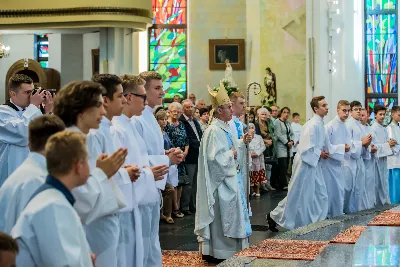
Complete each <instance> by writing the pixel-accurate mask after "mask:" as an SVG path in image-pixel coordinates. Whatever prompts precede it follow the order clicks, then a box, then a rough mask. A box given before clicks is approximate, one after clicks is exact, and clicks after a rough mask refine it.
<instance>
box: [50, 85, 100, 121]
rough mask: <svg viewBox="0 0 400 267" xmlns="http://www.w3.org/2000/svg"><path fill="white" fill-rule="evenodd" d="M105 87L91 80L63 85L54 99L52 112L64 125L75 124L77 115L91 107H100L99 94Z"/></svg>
mask: <svg viewBox="0 0 400 267" xmlns="http://www.w3.org/2000/svg"><path fill="white" fill-rule="evenodd" d="M104 93H105V89H104V88H103V86H101V85H100V84H98V83H95V82H91V81H79V82H71V83H69V84H67V85H65V86H64V87H63V88H62V89H61V90H60V91H59V92H58V94H57V97H56V100H55V101H54V108H53V109H54V114H56V115H57V116H58V117H60V119H62V120H63V121H64V123H65V126H66V127H70V126H73V125H76V122H77V119H78V115H79V114H80V113H82V112H84V111H85V110H87V109H89V108H93V107H100V106H101V105H102V102H100V101H99V96H102V95H103V94H104Z"/></svg>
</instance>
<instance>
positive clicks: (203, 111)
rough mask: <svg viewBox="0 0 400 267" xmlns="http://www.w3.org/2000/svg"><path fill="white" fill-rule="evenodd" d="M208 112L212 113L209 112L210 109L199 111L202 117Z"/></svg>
mask: <svg viewBox="0 0 400 267" xmlns="http://www.w3.org/2000/svg"><path fill="white" fill-rule="evenodd" d="M206 112H210V111H209V110H208V108H201V109H199V113H200V117H201V116H203V114H204V113H206Z"/></svg>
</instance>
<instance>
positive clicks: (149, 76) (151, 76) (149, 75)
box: [139, 71, 162, 89]
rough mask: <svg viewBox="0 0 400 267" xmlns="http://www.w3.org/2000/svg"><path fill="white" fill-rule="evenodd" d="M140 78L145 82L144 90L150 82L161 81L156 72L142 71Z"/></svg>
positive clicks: (159, 75)
mask: <svg viewBox="0 0 400 267" xmlns="http://www.w3.org/2000/svg"><path fill="white" fill-rule="evenodd" d="M139 76H140V78H142V79H143V80H145V81H146V84H145V85H144V88H146V89H148V88H149V85H150V81H151V80H161V81H162V76H161V74H159V73H158V72H156V71H143V72H141V73H140V74H139Z"/></svg>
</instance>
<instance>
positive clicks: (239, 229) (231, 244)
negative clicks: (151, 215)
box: [195, 82, 251, 263]
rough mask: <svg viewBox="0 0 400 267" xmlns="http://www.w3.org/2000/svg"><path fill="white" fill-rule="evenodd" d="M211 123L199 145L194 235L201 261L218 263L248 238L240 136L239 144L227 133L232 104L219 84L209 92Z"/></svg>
mask: <svg viewBox="0 0 400 267" xmlns="http://www.w3.org/2000/svg"><path fill="white" fill-rule="evenodd" d="M209 93H210V95H211V98H212V107H213V109H214V119H213V120H212V122H211V125H210V126H209V127H208V128H207V130H206V131H205V133H204V137H203V139H202V141H201V145H200V155H199V173H198V179H197V183H198V185H197V190H198V194H197V204H196V207H197V212H196V220H195V234H196V235H197V236H198V240H199V242H200V251H201V252H202V256H203V259H204V260H206V261H209V262H216V263H218V262H221V261H222V260H224V259H227V258H230V257H232V256H233V255H234V254H235V253H237V252H239V251H241V250H243V249H245V248H247V247H248V246H249V240H248V237H249V236H250V235H251V225H250V219H249V210H248V206H247V202H246V201H247V195H246V189H245V187H244V181H243V178H242V172H243V167H244V165H245V164H246V157H247V156H248V155H247V151H246V146H245V145H244V144H245V143H249V142H250V141H251V137H250V136H249V135H248V134H245V135H243V141H242V142H241V144H240V143H239V142H238V140H237V137H236V136H234V135H233V134H232V132H231V129H230V127H229V124H228V122H229V121H230V120H231V119H232V113H233V111H232V104H231V101H230V99H229V97H228V94H227V92H226V90H225V88H224V85H223V84H222V82H221V83H220V88H219V91H218V92H216V91H212V89H211V88H209Z"/></svg>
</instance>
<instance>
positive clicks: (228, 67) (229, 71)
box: [225, 59, 237, 87]
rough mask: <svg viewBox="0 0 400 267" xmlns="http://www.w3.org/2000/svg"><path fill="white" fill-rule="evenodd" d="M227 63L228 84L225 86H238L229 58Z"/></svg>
mask: <svg viewBox="0 0 400 267" xmlns="http://www.w3.org/2000/svg"><path fill="white" fill-rule="evenodd" d="M225 64H226V69H225V82H226V86H225V87H237V85H236V83H235V81H234V80H233V75H232V66H231V63H230V62H229V59H225Z"/></svg>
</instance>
